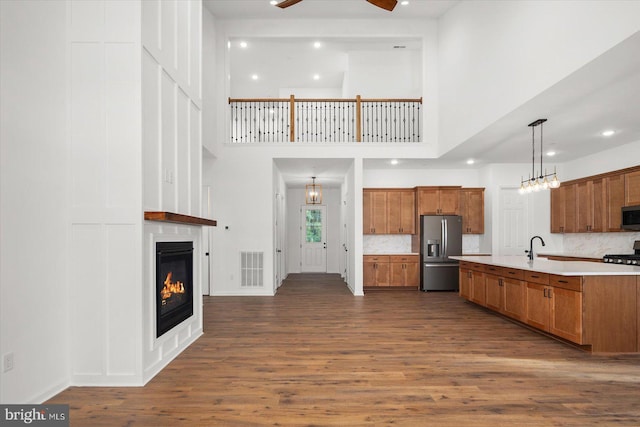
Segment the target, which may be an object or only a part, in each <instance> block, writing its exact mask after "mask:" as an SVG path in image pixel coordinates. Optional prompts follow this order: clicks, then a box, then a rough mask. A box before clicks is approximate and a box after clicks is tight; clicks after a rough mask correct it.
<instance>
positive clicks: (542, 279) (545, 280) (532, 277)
mask: <svg viewBox="0 0 640 427" xmlns="http://www.w3.org/2000/svg"><path fill="white" fill-rule="evenodd" d="M524 280H526V281H527V282H531V283H540V284H541V285H548V284H549V274H548V273H538V272H537V271H525V272H524Z"/></svg>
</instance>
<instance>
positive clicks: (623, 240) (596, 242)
mask: <svg viewBox="0 0 640 427" xmlns="http://www.w3.org/2000/svg"><path fill="white" fill-rule="evenodd" d="M636 240H640V232H637V233H636V232H633V233H629V232H623V233H575V234H565V235H564V242H563V247H564V249H563V251H562V252H563V253H566V254H575V255H584V256H594V257H597V258H600V257H602V256H604V255H606V254H632V253H633V242H634V241H636Z"/></svg>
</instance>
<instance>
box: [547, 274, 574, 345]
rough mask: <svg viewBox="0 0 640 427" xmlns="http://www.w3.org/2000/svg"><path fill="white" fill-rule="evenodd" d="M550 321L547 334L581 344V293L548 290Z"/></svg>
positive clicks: (559, 289)
mask: <svg viewBox="0 0 640 427" xmlns="http://www.w3.org/2000/svg"><path fill="white" fill-rule="evenodd" d="M548 293H549V294H550V299H549V300H550V304H551V319H550V325H549V332H551V333H552V334H554V335H557V336H559V337H562V338H565V339H568V340H569V341H572V342H575V343H577V344H582V292H576V291H572V290H569V289H562V288H556V287H552V288H549V291H548Z"/></svg>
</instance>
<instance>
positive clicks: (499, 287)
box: [485, 265, 525, 320]
mask: <svg viewBox="0 0 640 427" xmlns="http://www.w3.org/2000/svg"><path fill="white" fill-rule="evenodd" d="M522 276H523V274H522V272H521V271H520V270H514V269H510V268H501V267H495V266H489V265H487V266H485V288H486V289H485V290H486V307H487V308H490V309H492V310H495V311H497V312H500V313H502V314H504V315H505V316H508V317H512V318H514V319H517V320H522V319H523V318H524V309H525V307H524V282H523V281H522V280H521V279H522Z"/></svg>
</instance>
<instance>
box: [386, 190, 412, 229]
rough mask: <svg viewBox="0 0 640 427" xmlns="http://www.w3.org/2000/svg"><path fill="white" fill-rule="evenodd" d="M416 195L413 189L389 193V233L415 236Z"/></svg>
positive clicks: (389, 191)
mask: <svg viewBox="0 0 640 427" xmlns="http://www.w3.org/2000/svg"><path fill="white" fill-rule="evenodd" d="M415 213H416V193H415V191H414V190H413V189H393V190H388V191H387V232H388V233H389V234H414V233H415V232H416V225H415V224H416V221H415V220H416V215H415Z"/></svg>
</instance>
